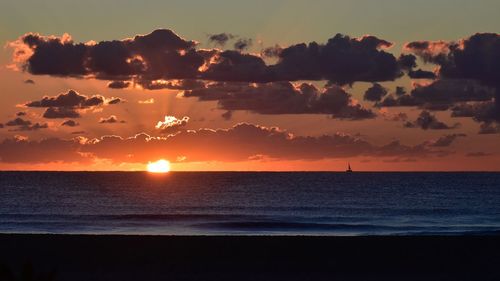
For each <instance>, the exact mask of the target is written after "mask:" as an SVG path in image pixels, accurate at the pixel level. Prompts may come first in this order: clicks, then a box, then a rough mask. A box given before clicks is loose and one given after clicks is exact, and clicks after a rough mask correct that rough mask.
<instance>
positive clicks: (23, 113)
mask: <svg viewBox="0 0 500 281" xmlns="http://www.w3.org/2000/svg"><path fill="white" fill-rule="evenodd" d="M16 116H26V112H24V111H19V112H18V113H16Z"/></svg>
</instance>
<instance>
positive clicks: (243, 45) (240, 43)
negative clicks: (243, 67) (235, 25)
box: [233, 38, 253, 51]
mask: <svg viewBox="0 0 500 281" xmlns="http://www.w3.org/2000/svg"><path fill="white" fill-rule="evenodd" d="M252 44H253V41H252V39H250V38H240V39H238V40H236V42H234V44H233V47H234V49H235V50H237V51H244V50H247V49H248V48H250V47H251V46H252Z"/></svg>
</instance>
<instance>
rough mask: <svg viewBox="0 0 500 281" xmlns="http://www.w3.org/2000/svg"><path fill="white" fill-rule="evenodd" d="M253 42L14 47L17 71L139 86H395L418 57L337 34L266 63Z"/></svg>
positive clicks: (53, 42) (168, 37)
mask: <svg viewBox="0 0 500 281" xmlns="http://www.w3.org/2000/svg"><path fill="white" fill-rule="evenodd" d="M216 35H217V34H216ZM223 37H224V36H220V34H218V35H217V36H216V37H215V38H218V40H219V41H218V42H222V41H224V38H223ZM221 39H222V41H221ZM250 44H251V40H250V39H244V38H240V39H239V40H238V41H237V42H236V43H235V49H236V50H237V51H231V50H226V51H221V50H219V49H198V48H197V47H196V46H197V43H196V42H195V41H190V40H186V39H183V38H181V37H180V36H178V35H177V34H175V33H174V32H173V31H172V30H168V29H158V30H154V31H153V32H151V33H150V34H146V35H137V36H135V37H134V38H127V39H123V40H113V41H101V42H98V43H85V44H84V43H75V42H74V41H73V40H72V38H71V36H69V35H67V34H65V35H63V36H62V37H56V36H42V35H40V34H36V33H27V34H25V35H23V36H21V37H20V38H19V39H18V40H16V41H14V42H11V43H10V44H9V45H10V46H11V47H12V48H14V52H13V61H14V62H15V63H17V64H18V65H19V67H18V68H20V69H23V70H25V71H28V72H29V73H32V74H34V75H44V74H48V75H53V76H65V77H94V78H97V79H104V80H113V81H138V82H140V83H141V84H143V85H149V84H150V83H151V82H153V81H157V80H172V79H181V80H182V79H202V80H215V81H221V82H230V81H239V82H261V83H262V82H277V81H298V80H328V81H330V82H332V83H337V84H352V83H354V82H357V81H365V82H377V81H391V80H394V79H396V78H398V77H400V76H401V75H402V74H403V70H404V71H408V70H411V68H412V59H413V57H414V56H412V55H404V56H401V57H400V58H399V59H397V58H395V57H394V55H392V54H390V53H387V52H385V51H384V49H386V48H389V47H391V46H392V44H391V43H390V42H388V41H385V40H383V39H379V38H377V37H375V36H363V37H360V38H351V37H349V36H347V35H342V34H337V35H335V36H334V37H332V38H330V39H328V41H327V43H325V44H319V43H316V42H311V43H309V44H306V43H299V44H295V45H292V46H289V47H287V48H281V47H279V48H274V49H273V50H271V49H268V50H266V51H265V52H264V54H266V55H270V56H277V62H276V64H272V65H267V64H266V63H265V62H264V61H263V59H262V58H261V57H260V56H258V55H253V54H248V53H243V52H242V51H243V50H245V49H246V48H248V47H249V46H250ZM413 63H414V59H413ZM111 85H118V86H123V84H121V83H118V84H111ZM146 88H147V87H146Z"/></svg>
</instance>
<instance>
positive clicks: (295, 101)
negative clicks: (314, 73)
mask: <svg viewBox="0 0 500 281" xmlns="http://www.w3.org/2000/svg"><path fill="white" fill-rule="evenodd" d="M184 96H185V97H197V98H199V99H200V100H202V101H211V100H216V101H218V103H219V107H220V108H221V109H224V110H231V111H234V110H247V111H252V112H255V113H260V114H330V115H332V117H334V118H340V119H351V120H358V119H367V118H374V117H375V116H376V115H375V113H373V112H372V111H371V110H369V109H366V108H364V107H363V106H361V105H360V104H357V103H355V102H354V101H353V100H352V97H351V95H350V94H349V93H347V92H346V91H345V90H344V89H343V88H341V87H339V86H336V85H331V86H328V87H326V88H324V89H321V90H320V89H317V88H316V87H315V86H314V85H312V84H307V83H302V84H297V85H294V84H292V83H290V82H274V83H266V84H247V83H227V82H226V83H212V84H208V85H207V87H206V88H202V89H196V90H191V91H185V92H184Z"/></svg>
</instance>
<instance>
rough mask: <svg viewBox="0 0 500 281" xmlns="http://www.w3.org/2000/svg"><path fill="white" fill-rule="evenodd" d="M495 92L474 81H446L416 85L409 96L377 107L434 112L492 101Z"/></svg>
mask: <svg viewBox="0 0 500 281" xmlns="http://www.w3.org/2000/svg"><path fill="white" fill-rule="evenodd" d="M493 97H494V91H493V90H492V89H491V88H488V87H485V86H481V85H479V84H478V83H477V82H475V81H473V80H456V79H444V80H436V81H433V82H432V83H429V84H414V88H413V89H412V90H411V92H410V93H409V94H404V93H402V92H401V93H400V94H399V95H398V94H396V97H394V96H393V95H389V96H387V97H386V98H385V99H384V100H382V101H381V102H379V103H376V105H377V106H386V107H390V106H417V107H420V108H425V109H432V110H447V109H449V108H450V107H452V106H453V105H455V104H457V103H462V102H470V101H491V99H492V98H493Z"/></svg>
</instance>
